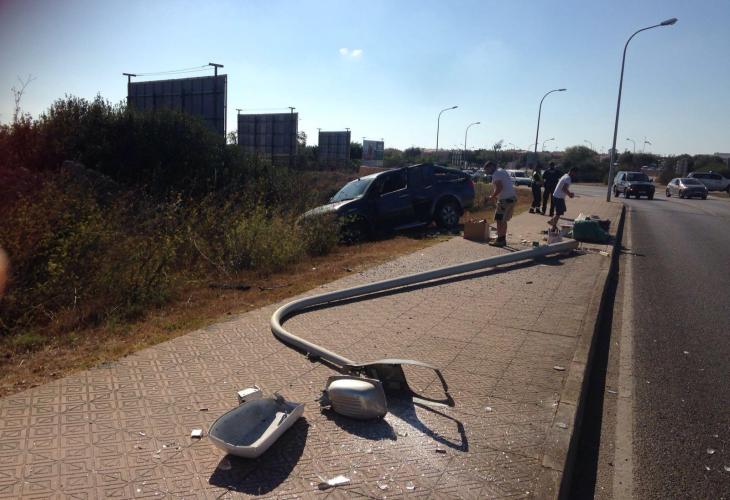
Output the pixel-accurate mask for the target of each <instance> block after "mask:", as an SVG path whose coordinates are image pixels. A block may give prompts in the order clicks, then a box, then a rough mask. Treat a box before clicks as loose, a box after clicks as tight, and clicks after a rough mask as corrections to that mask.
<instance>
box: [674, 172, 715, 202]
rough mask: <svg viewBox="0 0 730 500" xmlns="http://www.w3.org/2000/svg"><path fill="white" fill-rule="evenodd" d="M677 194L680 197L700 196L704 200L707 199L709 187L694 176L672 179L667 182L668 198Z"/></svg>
mask: <svg viewBox="0 0 730 500" xmlns="http://www.w3.org/2000/svg"><path fill="white" fill-rule="evenodd" d="M672 195H675V196H679V197H680V198H694V197H695V196H698V197H700V198H702V199H703V200H706V199H707V187H706V186H705V185H704V184H702V183H701V182H700V181H699V180H698V179H693V178H692V177H682V178H677V179H672V180H671V181H669V184H667V198H669V197H670V196H672Z"/></svg>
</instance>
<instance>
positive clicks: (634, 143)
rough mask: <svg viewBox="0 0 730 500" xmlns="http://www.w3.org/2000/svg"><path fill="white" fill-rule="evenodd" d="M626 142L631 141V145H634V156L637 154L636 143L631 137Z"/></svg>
mask: <svg viewBox="0 0 730 500" xmlns="http://www.w3.org/2000/svg"><path fill="white" fill-rule="evenodd" d="M626 140H627V141H631V143H632V144H633V145H634V154H636V141H635V140H633V139H631V138H630V137H627V138H626Z"/></svg>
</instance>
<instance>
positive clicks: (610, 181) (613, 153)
mask: <svg viewBox="0 0 730 500" xmlns="http://www.w3.org/2000/svg"><path fill="white" fill-rule="evenodd" d="M676 22H677V18H676V17H673V18H671V19H667V20H666V21H662V22H661V23H659V24H655V25H654V26H647V27H646V28H641V29H640V30H637V31H635V32H634V34H633V35H631V36H630V37H629V39H628V40H626V45H624V55H623V58H622V59H621V77H620V78H619V82H618V100H617V102H616V121H615V123H614V125H613V143H612V146H611V151H610V153H611V155H610V159H609V161H608V189H607V190H606V201H611V188H612V187H613V163H614V159H615V157H616V136H617V135H618V116H619V112H620V111H621V91H622V90H623V86H624V66H625V65H626V49H627V48H628V47H629V42H630V41H631V39H632V38H634V37H635V36H636V35H637V34H639V33H641V32H642V31H646V30H650V29H652V28H659V27H661V26H671V25H673V24H674V23H676Z"/></svg>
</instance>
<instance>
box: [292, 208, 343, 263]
mask: <svg viewBox="0 0 730 500" xmlns="http://www.w3.org/2000/svg"><path fill="white" fill-rule="evenodd" d="M298 230H299V233H300V237H301V238H302V240H303V243H304V249H305V251H306V252H307V254H309V255H311V256H313V257H316V256H319V255H327V254H328V253H330V252H331V251H332V250H333V249H334V248H335V247H336V246H337V244H338V243H339V241H340V224H339V222H338V221H337V220H336V219H335V218H334V217H326V216H325V217H313V218H311V219H307V220H304V221H302V223H301V225H300V226H299V228H298Z"/></svg>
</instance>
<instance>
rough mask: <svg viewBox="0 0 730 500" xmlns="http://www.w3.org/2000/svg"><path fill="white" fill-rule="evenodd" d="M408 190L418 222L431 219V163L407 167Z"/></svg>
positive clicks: (432, 195)
mask: <svg viewBox="0 0 730 500" xmlns="http://www.w3.org/2000/svg"><path fill="white" fill-rule="evenodd" d="M408 192H409V193H410V195H411V203H412V204H413V212H414V216H415V218H416V220H417V221H418V222H430V221H431V205H432V202H433V197H434V187H433V173H432V168H431V165H418V166H414V167H408Z"/></svg>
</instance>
